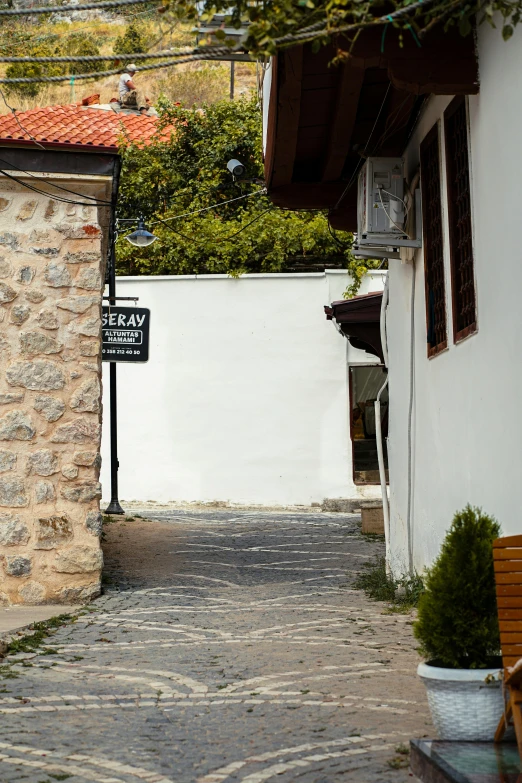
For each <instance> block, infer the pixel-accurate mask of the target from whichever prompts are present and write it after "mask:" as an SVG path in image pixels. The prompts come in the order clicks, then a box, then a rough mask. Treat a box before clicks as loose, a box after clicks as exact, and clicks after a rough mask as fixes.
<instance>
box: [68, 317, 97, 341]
mask: <svg viewBox="0 0 522 783" xmlns="http://www.w3.org/2000/svg"><path fill="white" fill-rule="evenodd" d="M70 328H71V331H72V332H73V333H76V334H81V335H82V336H83V337H99V336H100V334H101V318H100V317H99V316H93V317H91V318H84V319H83V320H81V321H75V322H73V323H72V324H71V327H70Z"/></svg>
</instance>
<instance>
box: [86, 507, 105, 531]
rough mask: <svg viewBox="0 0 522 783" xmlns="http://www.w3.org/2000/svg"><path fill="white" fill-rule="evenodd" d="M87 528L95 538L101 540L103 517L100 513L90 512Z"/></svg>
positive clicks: (87, 517)
mask: <svg viewBox="0 0 522 783" xmlns="http://www.w3.org/2000/svg"><path fill="white" fill-rule="evenodd" d="M85 527H86V528H87V530H88V531H89V533H92V534H93V536H97V537H98V538H100V536H101V534H102V529H103V517H102V515H101V513H100V512H99V511H89V513H88V514H87V516H86V518H85Z"/></svg>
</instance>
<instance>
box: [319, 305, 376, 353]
mask: <svg viewBox="0 0 522 783" xmlns="http://www.w3.org/2000/svg"><path fill="white" fill-rule="evenodd" d="M381 304H382V291H378V292H377V293H374V294H366V295H364V296H355V297H354V298H353V299H341V300H340V301H339V302H332V304H331V305H330V306H329V307H328V306H325V308H324V311H325V313H326V318H327V320H328V321H335V323H336V324H337V326H338V329H339V331H340V332H342V334H343V335H344V336H345V337H346V338H347V339H348V340H349V341H350V344H351V345H353V347H354V348H360V349H361V350H363V351H367V352H368V353H372V354H373V355H374V356H377V357H378V358H379V360H380V361H381V362H382V363H383V364H384V356H383V353H382V344H381V326H380V321H381Z"/></svg>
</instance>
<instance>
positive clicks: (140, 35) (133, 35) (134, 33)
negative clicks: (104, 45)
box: [113, 23, 147, 54]
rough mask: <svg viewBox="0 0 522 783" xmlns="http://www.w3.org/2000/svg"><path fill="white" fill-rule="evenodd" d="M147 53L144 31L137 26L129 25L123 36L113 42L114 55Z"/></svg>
mask: <svg viewBox="0 0 522 783" xmlns="http://www.w3.org/2000/svg"><path fill="white" fill-rule="evenodd" d="M146 51H147V45H146V40H145V35H144V31H142V30H141V29H140V27H138V25H135V24H132V23H131V24H130V25H129V26H128V27H127V29H126V30H125V32H124V34H123V35H120V36H118V38H116V41H115V42H114V48H113V52H114V54H144V53H145V52H146Z"/></svg>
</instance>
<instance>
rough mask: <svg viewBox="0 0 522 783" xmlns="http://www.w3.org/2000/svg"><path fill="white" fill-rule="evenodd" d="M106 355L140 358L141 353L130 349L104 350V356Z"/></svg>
mask: <svg viewBox="0 0 522 783" xmlns="http://www.w3.org/2000/svg"><path fill="white" fill-rule="evenodd" d="M105 353H117V354H119V355H120V356H121V355H122V354H123V355H124V356H129V355H130V356H140V354H141V351H132V350H130V349H129V348H127V349H125V348H104V349H103V351H102V354H105Z"/></svg>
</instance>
